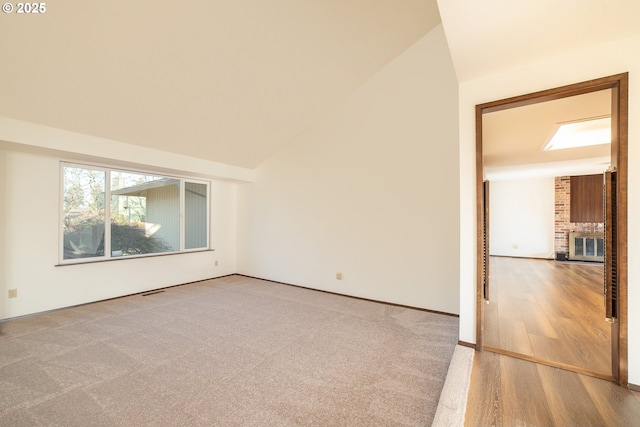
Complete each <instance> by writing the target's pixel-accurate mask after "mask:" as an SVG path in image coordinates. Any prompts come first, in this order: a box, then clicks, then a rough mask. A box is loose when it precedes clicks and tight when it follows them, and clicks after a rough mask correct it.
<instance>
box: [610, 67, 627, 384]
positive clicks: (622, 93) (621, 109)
mask: <svg viewBox="0 0 640 427" xmlns="http://www.w3.org/2000/svg"><path fill="white" fill-rule="evenodd" d="M617 80H618V86H617V88H616V89H615V90H614V94H616V95H617V96H615V97H614V98H617V103H618V108H617V112H618V117H616V121H617V123H618V126H617V130H618V135H617V136H618V138H617V142H618V144H617V147H616V148H617V149H616V150H615V154H616V155H617V158H616V162H615V166H616V169H617V175H618V182H617V191H618V197H617V199H618V211H617V216H618V227H617V229H618V304H619V305H618V328H619V332H618V337H617V338H618V339H619V341H618V351H619V353H620V354H619V357H618V361H619V363H618V378H619V381H620V385H621V386H623V387H627V386H628V384H629V365H628V357H629V355H628V345H629V341H628V336H629V335H628V334H629V329H628V327H629V326H628V282H627V280H628V276H627V268H628V254H627V236H628V228H627V218H628V217H627V209H628V208H627V194H628V181H627V180H628V162H629V151H628V146H629V140H628V138H629V133H628V132H629V74H628V73H624V74H620V75H618V77H617ZM614 102H616V99H614ZM612 123H613V118H612ZM612 154H613V152H612Z"/></svg>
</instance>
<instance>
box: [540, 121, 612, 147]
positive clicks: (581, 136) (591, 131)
mask: <svg viewBox="0 0 640 427" xmlns="http://www.w3.org/2000/svg"><path fill="white" fill-rule="evenodd" d="M601 144H611V117H610V116H607V117H596V118H593V119H586V120H580V121H576V122H568V123H560V124H558V125H556V131H555V132H554V133H553V135H552V136H551V138H550V139H549V142H547V144H546V145H545V146H544V148H543V151H549V150H563V149H566V148H578V147H589V146H591V145H601Z"/></svg>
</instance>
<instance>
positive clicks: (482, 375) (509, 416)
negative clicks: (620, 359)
mask: <svg viewBox="0 0 640 427" xmlns="http://www.w3.org/2000/svg"><path fill="white" fill-rule="evenodd" d="M639 423H640V393H639V392H635V391H631V390H627V389H624V388H622V387H620V386H618V385H616V384H615V383H613V382H610V381H606V380H602V379H599V378H594V377H590V376H587V375H581V374H578V373H575V372H570V371H566V370H562V369H558V368H554V367H550V366H546V365H541V364H536V363H533V362H529V361H526V360H522V359H516V358H513V357H509V356H505V355H502V354H497V353H492V352H488V351H483V352H476V354H475V357H474V362H473V371H472V374H471V386H470V389H469V395H468V401H467V410H466V416H465V426H467V427H475V426H533V425H535V426H637V425H639Z"/></svg>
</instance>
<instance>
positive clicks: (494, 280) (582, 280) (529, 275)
mask: <svg viewBox="0 0 640 427" xmlns="http://www.w3.org/2000/svg"><path fill="white" fill-rule="evenodd" d="M603 274H604V273H603V266H602V265H601V264H578V263H575V264H574V263H559V262H556V261H553V260H542V259H529V258H507V257H491V258H490V279H489V283H490V303H489V304H487V305H486V306H485V326H484V335H483V337H484V344H485V346H486V347H489V348H491V347H495V348H498V349H502V350H506V351H507V352H513V353H518V354H521V355H524V356H528V357H531V358H539V359H544V360H548V361H552V362H556V363H559V364H563V365H568V366H572V367H576V368H578V370H579V371H580V370H582V371H585V372H592V373H594V374H596V375H597V374H600V375H601V376H611V341H610V340H611V338H610V337H611V325H610V324H609V323H607V322H606V321H605V320H604V317H605V316H604V305H603V296H602V280H603Z"/></svg>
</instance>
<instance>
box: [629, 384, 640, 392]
mask: <svg viewBox="0 0 640 427" xmlns="http://www.w3.org/2000/svg"><path fill="white" fill-rule="evenodd" d="M627 386H628V387H629V390H633V391H640V385H635V384H631V383H628V384H627Z"/></svg>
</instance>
